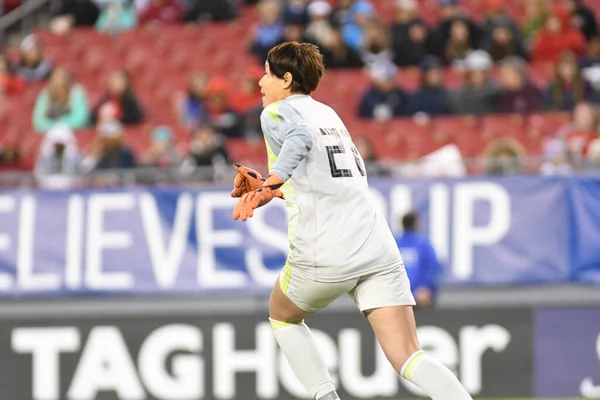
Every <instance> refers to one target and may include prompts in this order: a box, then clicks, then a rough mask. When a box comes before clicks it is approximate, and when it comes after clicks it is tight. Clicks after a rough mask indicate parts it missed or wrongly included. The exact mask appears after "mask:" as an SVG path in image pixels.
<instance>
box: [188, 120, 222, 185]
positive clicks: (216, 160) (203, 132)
mask: <svg viewBox="0 0 600 400" xmlns="http://www.w3.org/2000/svg"><path fill="white" fill-rule="evenodd" d="M225 142H226V139H225V138H224V137H223V136H222V135H219V134H218V133H217V131H216V130H215V129H213V128H212V127H211V126H210V125H201V126H199V127H198V128H196V129H195V131H194V133H193V134H192V140H191V141H190V149H189V154H190V155H189V157H188V159H186V160H185V161H184V164H183V166H182V172H183V173H188V174H189V173H192V172H196V173H199V174H200V176H201V177H202V178H204V179H207V180H213V179H215V178H216V177H218V176H222V175H223V174H225V173H226V171H228V170H229V154H228V153H227V148H226V147H225Z"/></svg>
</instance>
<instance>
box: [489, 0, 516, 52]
mask: <svg viewBox="0 0 600 400" xmlns="http://www.w3.org/2000/svg"><path fill="white" fill-rule="evenodd" d="M504 4H505V3H504V1H503V0H486V1H485V3H484V7H485V19H484V21H483V32H482V34H483V37H482V40H483V43H486V42H490V41H491V39H492V36H493V31H494V28H495V27H496V26H498V25H501V26H505V27H507V28H509V29H510V30H511V32H512V36H514V37H515V38H519V36H520V35H519V27H518V26H517V23H516V22H515V20H514V19H513V18H512V17H511V16H510V14H509V13H507V12H506V10H505V8H504Z"/></svg>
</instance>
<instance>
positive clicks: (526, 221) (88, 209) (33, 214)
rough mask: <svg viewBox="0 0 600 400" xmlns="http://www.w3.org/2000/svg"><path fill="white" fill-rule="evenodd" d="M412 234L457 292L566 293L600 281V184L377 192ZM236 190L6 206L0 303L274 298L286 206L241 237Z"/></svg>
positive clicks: (467, 183)
mask: <svg viewBox="0 0 600 400" xmlns="http://www.w3.org/2000/svg"><path fill="white" fill-rule="evenodd" d="M372 189H373V190H372V191H373V196H374V198H375V200H376V202H377V204H378V205H379V206H380V207H381V209H382V211H383V212H384V213H385V215H386V216H387V218H388V220H389V222H390V226H391V227H392V229H393V230H394V232H395V233H397V234H400V218H401V217H402V215H403V214H404V213H405V212H406V211H408V210H410V209H415V210H417V211H418V212H419V213H420V214H421V216H422V228H423V231H424V233H427V234H428V235H429V237H430V238H431V240H432V242H433V244H434V247H435V249H436V251H437V253H438V257H439V259H440V260H441V263H442V265H443V266H444V281H445V282H446V283H447V284H452V285H478V284H479V285H480V284H514V283H517V284H518V283H532V282H534V283H538V282H564V281H568V280H569V279H580V277H581V279H588V278H589V277H594V276H597V273H598V271H599V270H600V246H598V243H600V221H599V220H598V218H600V217H599V215H600V184H599V183H598V181H594V180H593V179H583V178H581V179H567V178H540V177H514V178H497V179H464V180H427V181H426V180H420V181H398V180H391V179H390V180H374V181H373V182H372ZM235 203H236V200H235V199H231V198H230V197H229V189H228V188H216V189H202V190H184V189H177V188H168V189H165V188H126V189H123V188H122V189H119V190H86V191H70V192H45V191H24V190H20V191H3V192H0V294H4V295H13V296H20V295H28V294H59V295H68V294H89V293H109V294H110V293H139V294H143V293H192V292H199V291H212V290H218V291H223V290H226V291H245V292H252V291H264V290H268V289H269V288H270V287H271V286H272V284H273V282H274V280H275V279H276V276H277V274H278V272H279V270H280V268H281V267H282V266H283V264H284V262H285V257H286V255H287V251H288V248H289V246H288V243H287V234H286V216H285V206H284V203H283V202H282V201H279V200H277V199H276V200H274V201H272V202H271V203H270V204H269V205H268V206H266V207H264V209H261V210H259V211H258V212H256V213H255V216H254V218H252V219H251V220H249V221H248V222H245V223H242V222H238V221H233V220H232V218H231V213H232V210H233V207H234V205H235Z"/></svg>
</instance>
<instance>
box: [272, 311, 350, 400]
mask: <svg viewBox="0 0 600 400" xmlns="http://www.w3.org/2000/svg"><path fill="white" fill-rule="evenodd" d="M271 327H272V328H273V332H275V339H277V343H279V347H280V348H281V350H282V351H283V354H285V357H286V358H287V360H288V362H289V363H290V367H292V371H294V373H295V374H296V376H297V377H298V379H299V380H300V382H301V383H302V385H303V386H304V388H305V389H306V391H307V392H308V394H309V395H310V396H311V397H312V398H314V399H316V400H339V397H338V395H337V393H336V391H335V386H334V385H333V381H332V380H331V377H330V376H329V371H328V370H327V367H326V365H325V361H324V360H323V357H321V354H320V353H319V350H318V349H317V342H316V340H315V338H314V336H313V335H312V333H311V332H310V329H308V326H306V324H305V323H304V322H302V323H300V324H289V323H286V322H279V321H275V320H273V319H271Z"/></svg>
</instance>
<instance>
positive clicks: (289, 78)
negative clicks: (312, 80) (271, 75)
mask: <svg viewBox="0 0 600 400" xmlns="http://www.w3.org/2000/svg"><path fill="white" fill-rule="evenodd" d="M293 80H294V77H293V76H292V74H291V73H289V72H286V73H285V74H284V75H283V83H284V84H285V88H286V89H291V87H292V81H293Z"/></svg>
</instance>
